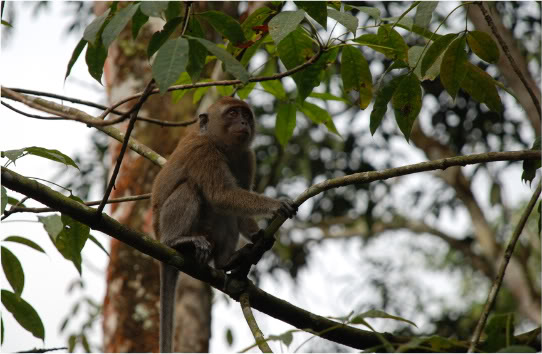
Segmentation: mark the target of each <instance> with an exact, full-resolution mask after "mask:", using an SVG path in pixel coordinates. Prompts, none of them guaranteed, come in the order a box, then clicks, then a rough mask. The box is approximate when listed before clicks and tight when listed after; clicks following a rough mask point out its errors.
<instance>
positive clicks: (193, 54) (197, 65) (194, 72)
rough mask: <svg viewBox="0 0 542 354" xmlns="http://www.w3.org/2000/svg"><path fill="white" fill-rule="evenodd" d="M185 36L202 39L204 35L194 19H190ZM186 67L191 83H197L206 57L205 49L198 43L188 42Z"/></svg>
mask: <svg viewBox="0 0 542 354" xmlns="http://www.w3.org/2000/svg"><path fill="white" fill-rule="evenodd" d="M187 35H191V36H194V37H199V38H204V37H205V34H204V33H203V30H202V29H201V26H200V24H199V22H198V21H197V20H196V19H195V18H191V19H190V23H189V26H188V30H187ZM188 47H189V50H188V57H189V60H188V65H187V66H186V71H187V72H188V74H189V75H190V78H191V79H192V82H193V83H196V82H198V80H199V78H200V76H201V72H202V71H203V67H204V66H205V58H206V57H207V49H205V47H204V46H203V45H202V44H201V43H199V42H198V41H195V40H192V39H190V40H189V41H188Z"/></svg>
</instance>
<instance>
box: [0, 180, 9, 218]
mask: <svg viewBox="0 0 542 354" xmlns="http://www.w3.org/2000/svg"><path fill="white" fill-rule="evenodd" d="M0 203H1V205H2V208H1V209H2V213H1V214H4V211H6V205H8V192H7V190H6V188H5V187H4V186H2V200H1V202H0Z"/></svg>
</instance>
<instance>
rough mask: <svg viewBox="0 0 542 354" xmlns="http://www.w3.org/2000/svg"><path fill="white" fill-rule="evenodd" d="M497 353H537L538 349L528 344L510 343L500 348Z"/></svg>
mask: <svg viewBox="0 0 542 354" xmlns="http://www.w3.org/2000/svg"><path fill="white" fill-rule="evenodd" d="M497 353H536V350H535V349H534V348H531V347H529V346H526V345H510V346H508V347H505V348H502V349H499V351H497Z"/></svg>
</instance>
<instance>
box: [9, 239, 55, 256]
mask: <svg viewBox="0 0 542 354" xmlns="http://www.w3.org/2000/svg"><path fill="white" fill-rule="evenodd" d="M4 242H16V243H20V244H22V245H25V246H28V247H30V248H33V249H35V250H36V251H38V252H42V253H45V251H44V250H43V248H41V247H40V246H39V245H38V244H37V243H35V242H34V241H32V240H29V239H27V238H26V237H22V236H8V237H6V238H5V239H4Z"/></svg>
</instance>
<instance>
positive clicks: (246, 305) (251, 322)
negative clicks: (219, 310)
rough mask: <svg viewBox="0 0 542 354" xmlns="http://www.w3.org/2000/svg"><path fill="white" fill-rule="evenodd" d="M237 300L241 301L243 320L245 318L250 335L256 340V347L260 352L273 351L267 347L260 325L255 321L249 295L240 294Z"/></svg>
mask: <svg viewBox="0 0 542 354" xmlns="http://www.w3.org/2000/svg"><path fill="white" fill-rule="evenodd" d="M239 302H240V303H241V309H242V310H243V315H244V316H245V320H247V324H248V327H249V328H250V331H251V332H252V335H253V336H254V339H255V340H256V344H257V345H258V348H260V350H261V351H262V353H273V351H272V350H271V348H269V345H268V344H267V342H266V340H265V337H264V335H263V333H262V331H261V330H260V327H258V322H256V319H255V318H254V314H253V313H252V309H251V308H250V301H249V295H248V294H247V293H243V294H241V296H240V297H239Z"/></svg>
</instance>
